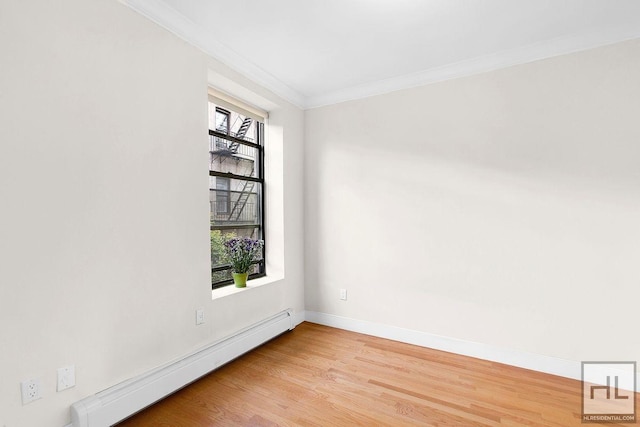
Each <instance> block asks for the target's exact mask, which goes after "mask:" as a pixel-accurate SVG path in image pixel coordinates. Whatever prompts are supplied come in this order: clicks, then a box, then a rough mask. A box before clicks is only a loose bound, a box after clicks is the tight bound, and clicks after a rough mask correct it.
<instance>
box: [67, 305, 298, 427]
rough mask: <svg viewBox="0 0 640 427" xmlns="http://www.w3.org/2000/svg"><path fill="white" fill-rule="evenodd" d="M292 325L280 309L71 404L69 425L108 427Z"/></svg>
mask: <svg viewBox="0 0 640 427" xmlns="http://www.w3.org/2000/svg"><path fill="white" fill-rule="evenodd" d="M294 327H295V322H294V320H293V312H292V311H291V310H286V311H283V312H281V313H278V314H276V315H274V316H273V317H270V318H268V319H265V320H264V321H262V322H259V323H257V324H255V325H252V326H250V327H248V328H246V329H243V330H242V331H240V332H239V333H237V334H234V335H233V336H231V337H228V338H225V339H222V340H220V341H218V342H216V343H214V344H212V345H210V346H208V347H206V348H204V349H202V350H199V351H197V352H195V353H193V354H191V355H189V356H187V357H184V358H182V359H180V360H178V361H176V362H173V363H169V364H167V365H165V366H162V367H159V368H157V369H154V370H152V371H150V372H147V373H145V374H142V375H140V376H138V377H135V378H132V379H130V380H127V381H125V382H123V383H120V384H118V385H116V386H113V387H111V388H109V389H107V390H104V391H102V392H100V393H98V394H95V395H93V396H89V397H87V398H85V399H82V400H80V401H79V402H76V403H74V404H73V405H72V406H71V420H72V426H73V427H105V426H111V425H113V424H115V423H117V422H119V421H122V420H124V419H125V418H127V417H129V416H131V415H133V414H135V413H136V412H138V411H140V410H141V409H144V408H145V407H147V406H149V405H151V404H152V403H154V402H157V401H158V400H160V399H162V398H163V397H165V396H168V395H169V394H171V393H173V392H175V391H177V390H179V389H181V388H182V387H184V386H186V385H187V384H189V383H191V382H193V381H195V380H197V379H198V378H200V377H202V376H203V375H206V374H208V373H209V372H211V371H213V370H215V369H216V368H219V367H220V366H222V365H224V364H225V363H228V362H230V361H232V360H233V359H235V358H237V357H238V356H241V355H242V354H244V353H246V352H248V351H249V350H252V349H254V348H256V347H258V346H259V345H261V344H263V343H265V342H267V341H269V340H270V339H272V338H274V337H276V336H278V335H280V334H281V333H283V332H285V331H287V330H291V329H293V328H294Z"/></svg>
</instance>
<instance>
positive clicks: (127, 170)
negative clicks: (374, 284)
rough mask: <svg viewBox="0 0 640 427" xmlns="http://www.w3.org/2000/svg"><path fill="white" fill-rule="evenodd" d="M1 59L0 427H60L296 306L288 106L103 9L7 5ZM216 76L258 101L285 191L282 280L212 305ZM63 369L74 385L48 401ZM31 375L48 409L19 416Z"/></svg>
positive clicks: (96, 3) (295, 139)
mask: <svg viewBox="0 0 640 427" xmlns="http://www.w3.org/2000/svg"><path fill="white" fill-rule="evenodd" d="M0 52H2V60H1V61H2V64H1V66H0V118H1V119H0V120H1V122H2V125H1V126H0V201H1V203H2V208H1V210H0V218H1V220H0V258H1V259H2V263H1V265H2V266H1V268H0V378H2V381H0V425H1V426H6V427H18V426H19V427H23V426H45V425H46V426H62V425H65V424H66V423H68V422H69V406H70V405H71V404H72V403H73V402H75V401H77V400H80V399H82V398H84V397H86V396H88V395H91V394H94V393H96V392H99V391H101V390H103V389H105V388H107V387H110V386H112V385H114V384H117V383H118V382H121V381H123V380H125V379H128V378H130V377H132V376H135V375H137V374H140V373H142V372H145V371H147V370H149V369H151V368H154V367H156V366H159V365H161V364H164V363H166V362H169V361H171V360H173V359H176V358H178V357H181V356H182V355H185V354H188V353H190V352H191V351H193V350H195V349H197V348H200V347H202V346H204V345H206V344H208V343H211V342H214V341H216V340H218V339H219V338H222V337H224V336H226V335H228V334H230V333H233V332H234V331H236V330H239V329H241V328H243V327H245V326H247V325H249V324H251V323H252V322H255V321H256V320H259V319H261V318H264V317H266V316H268V315H271V314H274V313H276V312H278V311H280V310H282V309H284V308H289V307H291V308H293V309H294V310H297V311H301V310H303V292H304V289H303V286H302V280H303V272H302V271H303V270H302V264H303V258H302V251H303V249H302V245H303V243H302V230H303V225H302V224H303V218H302V214H303V202H302V168H301V165H302V159H303V158H302V149H303V147H302V136H303V114H302V112H301V111H300V110H298V109H297V108H295V107H292V106H290V105H288V104H287V103H285V102H283V101H282V100H280V99H278V98H276V97H275V96H273V95H271V94H270V93H268V92H267V91H265V90H263V89H261V88H260V87H258V86H256V85H254V84H252V83H251V82H248V81H246V80H244V79H243V78H242V77H240V76H238V75H237V74H235V73H233V72H232V71H230V70H229V69H227V68H226V67H225V66H223V65H222V64H219V63H217V62H216V61H214V60H212V59H210V58H207V57H206V56H205V55H204V54H203V53H202V52H200V51H198V50H196V49H195V48H193V47H191V46H189V45H187V44H186V43H185V42H183V41H181V40H179V39H178V38H176V37H175V36H173V35H172V34H170V33H168V32H167V31H166V30H164V29H162V28H160V27H159V26H157V25H156V24H154V23H152V22H150V21H148V20H147V19H145V18H143V17H142V16H140V15H138V14H137V13H135V12H133V11H132V10H130V9H128V8H127V7H126V6H124V5H122V4H120V3H118V2H116V1H114V0H93V1H90V2H86V1H83V0H63V1H59V2H49V1H44V0H40V1H36V2H22V1H18V0H8V1H2V2H1V3H0ZM212 69H213V70H215V71H216V73H217V75H219V76H225V78H226V79H227V80H228V81H237V82H239V84H241V85H242V87H243V88H245V89H248V90H250V91H251V93H258V94H260V96H261V97H263V98H264V99H267V100H269V101H270V103H271V108H272V110H273V111H272V114H271V118H270V123H271V124H272V125H273V130H272V131H271V133H270V135H269V138H270V143H271V146H272V147H274V149H273V150H272V152H271V153H270V154H269V156H270V164H271V165H272V166H273V168H272V170H271V173H272V174H273V177H275V178H274V179H276V178H277V177H278V176H280V178H279V182H282V177H284V178H285V183H284V184H283V185H280V186H279V185H274V186H273V187H274V188H273V192H272V195H273V197H272V198H270V199H269V201H268V203H269V206H270V207H269V209H270V213H271V216H270V219H269V221H270V226H271V227H272V230H271V231H272V235H273V244H272V245H271V249H270V250H271V251H272V255H273V256H274V264H275V266H276V267H277V270H278V271H277V272H278V274H279V276H280V277H281V276H282V275H283V274H284V273H286V275H285V276H284V277H285V278H284V279H281V280H278V281H275V282H274V283H270V284H267V285H264V286H261V287H259V288H256V289H251V290H248V291H243V292H240V293H237V294H234V295H230V296H228V297H224V298H220V299H216V300H212V297H211V289H210V280H209V274H210V271H209V269H210V265H209V263H210V261H209V237H208V234H209V233H208V227H209V225H208V217H209V203H208V197H209V196H208V193H209V191H208V176H207V165H208V153H207V151H208V139H207V84H208V83H210V82H209V81H208V80H209V78H208V71H210V70H212ZM213 80H214V81H213V82H211V83H214V84H215V83H216V81H215V79H213ZM227 80H226V81H227ZM276 182H278V181H276ZM268 213H269V212H268ZM285 224H286V225H285ZM282 254H284V256H282ZM201 307H202V308H204V309H205V314H206V323H205V325H202V326H196V325H195V310H196V309H197V308H201ZM68 364H75V366H76V376H77V378H76V381H77V385H76V387H75V388H72V389H69V390H67V391H64V392H60V393H57V392H56V391H55V381H56V379H55V375H56V369H57V368H58V367H61V366H65V365H68ZM27 378H41V379H42V381H43V385H44V398H43V399H42V400H39V401H36V402H33V403H31V404H29V405H26V406H22V404H21V400H20V386H19V383H20V381H21V380H23V379H27Z"/></svg>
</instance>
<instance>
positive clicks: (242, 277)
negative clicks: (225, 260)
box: [231, 273, 249, 288]
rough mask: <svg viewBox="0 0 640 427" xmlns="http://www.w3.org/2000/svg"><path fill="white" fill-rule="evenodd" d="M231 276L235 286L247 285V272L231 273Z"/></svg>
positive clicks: (243, 286) (242, 286)
mask: <svg viewBox="0 0 640 427" xmlns="http://www.w3.org/2000/svg"><path fill="white" fill-rule="evenodd" d="M231 275H232V276H233V283H235V284H236V288H246V287H247V277H249V273H231Z"/></svg>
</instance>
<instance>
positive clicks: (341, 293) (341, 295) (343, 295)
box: [340, 289, 347, 301]
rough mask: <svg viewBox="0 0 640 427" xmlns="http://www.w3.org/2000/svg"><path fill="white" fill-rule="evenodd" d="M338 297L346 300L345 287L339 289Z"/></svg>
mask: <svg viewBox="0 0 640 427" xmlns="http://www.w3.org/2000/svg"><path fill="white" fill-rule="evenodd" d="M340 299H341V300H343V301H346V300H347V290H346V289H340Z"/></svg>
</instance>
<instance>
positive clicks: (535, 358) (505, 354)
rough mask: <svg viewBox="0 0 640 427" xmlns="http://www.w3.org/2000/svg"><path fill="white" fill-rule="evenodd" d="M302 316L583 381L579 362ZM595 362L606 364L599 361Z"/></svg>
mask: <svg viewBox="0 0 640 427" xmlns="http://www.w3.org/2000/svg"><path fill="white" fill-rule="evenodd" d="M304 316H305V320H307V321H309V322H312V323H318V324H320V325H325V326H331V327H334V328H339V329H345V330H347V331H353V332H358V333H361V334H366V335H372V336H375V337H380V338H386V339H390V340H394V341H400V342H404V343H408V344H414V345H418V346H421V347H428V348H433V349H436V350H442V351H447V352H449V353H455V354H460V355H463V356H469V357H475V358H478V359H483V360H489V361H492V362H498V363H504V364H505V365H510V366H517V367H519V368H525V369H530V370H532V371H537V372H544V373H546V374H551V375H557V376H560V377H565V378H571V379H574V380H581V379H582V361H575V360H567V359H560V358H556V357H550V356H544V355H541V354H535V353H528V352H525V351H519V350H513V349H506V348H500V347H495V346H492V345H488V344H482V343H477V342H472V341H464V340H459V339H455V338H449V337H443V336H440V335H434V334H429V333H427V332H421V331H416V330H412V329H404V328H399V327H397V326H389V325H384V324H380V323H374V322H368V321H365V320H358V319H352V318H349V317H342V316H336V315H334V314H327V313H319V312H316V311H305V313H304ZM597 363H605V362H604V361H602V362H597ZM609 363H616V362H609ZM628 363H633V362H628ZM608 372H609V373H608V374H606V375H619V376H622V375H628V371H624V370H616V369H611V368H609V370H608ZM605 377H606V376H605ZM605 377H603V378H605ZM635 387H636V390H640V375H637V374H636V384H635ZM620 388H621V389H625V390H629V391H633V390H632V389H633V385H631V386H620Z"/></svg>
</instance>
